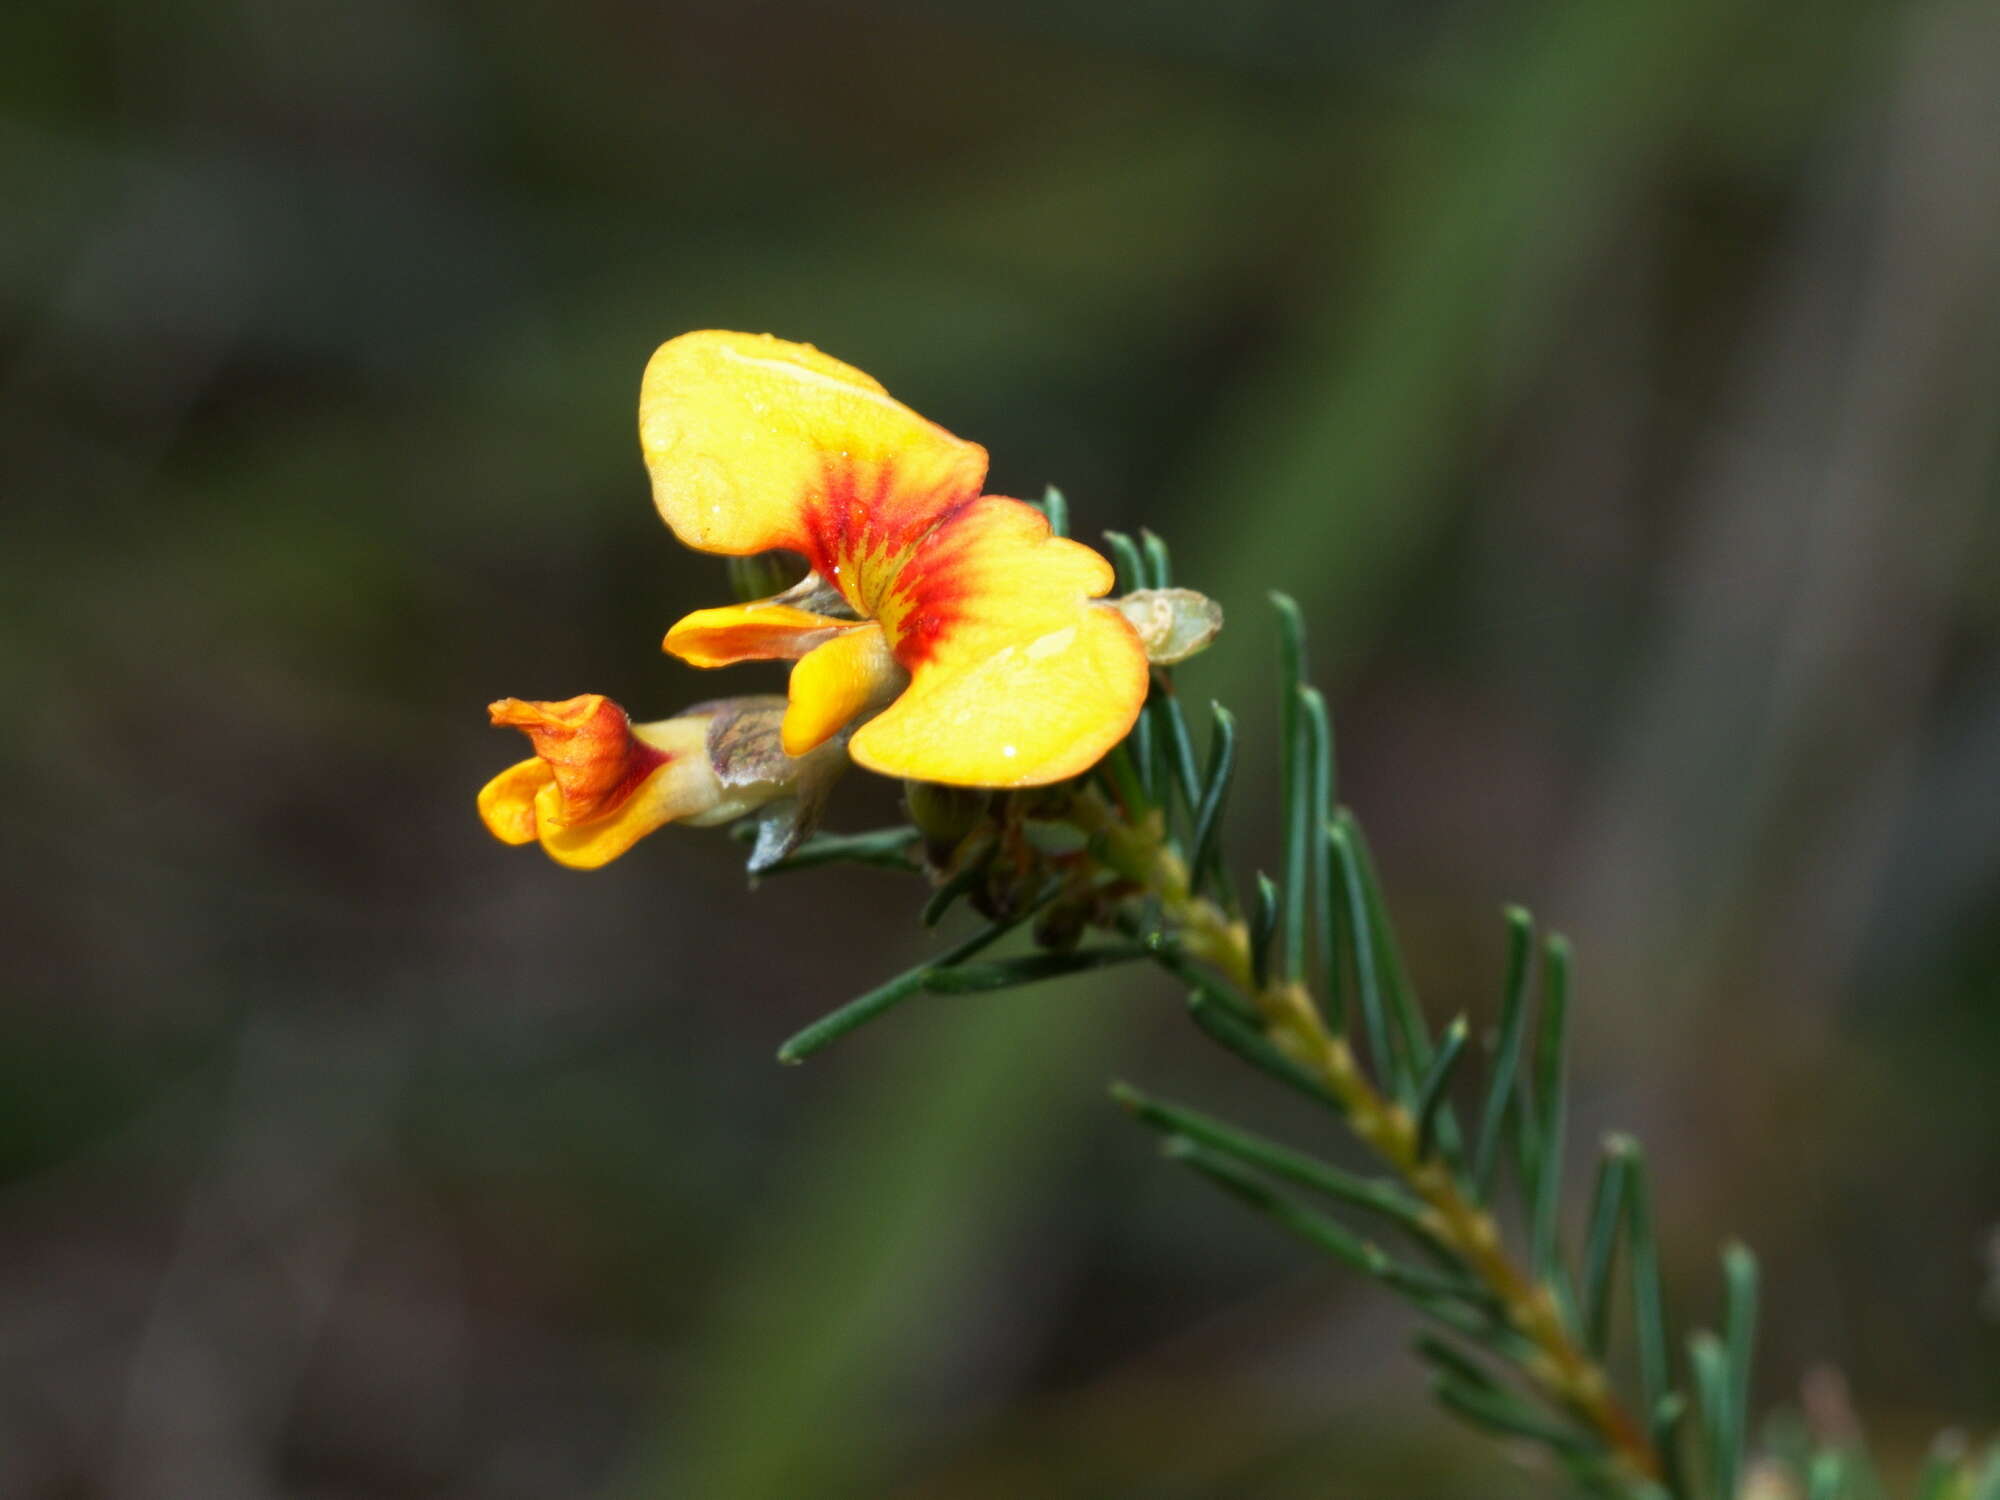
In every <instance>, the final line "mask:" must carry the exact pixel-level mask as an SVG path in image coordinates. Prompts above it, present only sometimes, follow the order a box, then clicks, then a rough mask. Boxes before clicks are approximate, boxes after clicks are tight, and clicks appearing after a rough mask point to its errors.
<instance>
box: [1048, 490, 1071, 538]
mask: <svg viewBox="0 0 2000 1500" xmlns="http://www.w3.org/2000/svg"><path fill="white" fill-rule="evenodd" d="M1042 514H1043V515H1045V516H1047V517H1048V518H1049V532H1050V534H1051V535H1054V536H1068V535H1069V501H1068V500H1066V499H1064V498H1063V492H1062V491H1061V490H1059V489H1057V488H1056V487H1055V486H1054V485H1049V486H1048V487H1047V488H1046V489H1044V490H1043V491H1042Z"/></svg>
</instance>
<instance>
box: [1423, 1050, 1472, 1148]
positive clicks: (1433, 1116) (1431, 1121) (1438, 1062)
mask: <svg viewBox="0 0 2000 1500" xmlns="http://www.w3.org/2000/svg"><path fill="white" fill-rule="evenodd" d="M1470 1030H1471V1028H1470V1027H1469V1026H1468V1025H1467V1024H1466V1020H1465V1017H1464V1016H1460V1017H1458V1019H1457V1020H1455V1021H1453V1022H1452V1023H1451V1025H1449V1026H1447V1027H1446V1028H1445V1032H1444V1041H1443V1042H1442V1044H1440V1046H1439V1047H1438V1050H1437V1056H1435V1057H1433V1058H1432V1059H1431V1069H1430V1072H1429V1073H1427V1074H1426V1075H1425V1076H1424V1081H1423V1086H1422V1087H1421V1088H1420V1089H1419V1090H1418V1091H1417V1155H1418V1156H1419V1157H1420V1158H1428V1157H1429V1156H1430V1154H1431V1152H1432V1151H1433V1150H1435V1149H1436V1148H1437V1144H1438V1134H1437V1127H1438V1119H1439V1116H1440V1115H1441V1114H1442V1112H1443V1110H1444V1108H1445V1099H1446V1097H1447V1090H1448V1089H1449V1088H1450V1085H1451V1076H1452V1073H1453V1071H1454V1070H1455V1069H1456V1068H1457V1067H1458V1062H1459V1059H1460V1058H1462V1057H1463V1056H1465V1039H1466V1036H1467V1035H1468V1034H1469V1032H1470Z"/></svg>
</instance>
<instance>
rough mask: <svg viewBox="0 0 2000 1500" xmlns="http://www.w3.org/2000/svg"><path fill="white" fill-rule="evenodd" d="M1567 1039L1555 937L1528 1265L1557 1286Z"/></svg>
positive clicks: (1538, 1069) (1564, 964)
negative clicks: (1557, 1215)
mask: <svg viewBox="0 0 2000 1500" xmlns="http://www.w3.org/2000/svg"><path fill="white" fill-rule="evenodd" d="M1568 1037H1569V940H1568V939H1567V938H1564V937H1560V936H1552V937H1550V938H1549V940H1548V941H1547V942H1546V943H1544V944H1543V945H1542V1013H1541V1026H1540V1030H1539V1034H1538V1035H1537V1036H1536V1039H1535V1105H1536V1112H1537V1115H1538V1117H1539V1118H1538V1122H1537V1123H1538V1125H1539V1129H1538V1130H1537V1131H1536V1145H1537V1148H1538V1152H1537V1159H1536V1161H1535V1163H1534V1168H1533V1178H1534V1187H1535V1198H1534V1223H1533V1234H1532V1237H1531V1251H1530V1255H1529V1265H1530V1266H1531V1267H1532V1269H1533V1271H1534V1274H1535V1279H1536V1280H1538V1281H1547V1282H1550V1283H1552V1284H1556V1283H1559V1279H1560V1272H1559V1267H1558V1258H1557V1248H1556V1214H1557V1211H1558V1209H1559V1208H1560V1207H1561V1205H1562V1182H1563V1116H1564V1112H1565V1111H1564V1102H1565V1101H1564V1087H1565V1084H1566V1083H1567V1079H1566V1078H1565V1076H1564V1054H1565V1050H1566V1047H1567V1043H1568Z"/></svg>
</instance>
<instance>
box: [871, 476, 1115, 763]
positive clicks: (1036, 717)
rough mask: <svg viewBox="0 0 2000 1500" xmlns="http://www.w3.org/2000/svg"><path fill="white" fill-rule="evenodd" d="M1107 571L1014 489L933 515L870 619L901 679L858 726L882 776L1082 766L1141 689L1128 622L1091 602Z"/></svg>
mask: <svg viewBox="0 0 2000 1500" xmlns="http://www.w3.org/2000/svg"><path fill="white" fill-rule="evenodd" d="M1112 583H1113V573H1112V569H1111V566H1110V564H1109V563H1107V562H1105V560H1104V559H1103V558H1102V557H1100V556H1098V554H1097V553H1095V552H1093V551H1092V550H1091V549H1090V548H1088V547H1085V546H1082V545H1080V544H1078V543H1076V542H1071V541H1068V540H1066V539H1064V538H1060V537H1054V536H1051V535H1050V534H1049V527H1048V521H1047V518H1046V517H1044V516H1043V515H1042V513H1041V512H1039V511H1037V510H1035V509H1034V508H1033V507H1032V506H1028V505H1024V504H1022V503H1021V502H1020V501H1018V500H1008V499H1003V498H1001V497H999V496H992V495H989V496H986V497H985V498H983V499H980V500H978V501H976V502H974V503H973V504H971V505H968V506H965V507H963V508H961V509H960V510H959V511H957V512H956V513H955V514H953V515H952V516H951V517H949V518H948V519H947V520H945V521H944V522H942V523H941V524H940V525H939V526H938V527H937V528H936V529H935V530H934V531H933V532H931V534H930V535H929V536H927V537H926V538H924V540H923V542H922V543H921V544H920V545H919V546H918V547H917V548H916V549H915V551H914V553H913V554H912V555H911V557H910V558H909V559H908V560H907V561H906V562H905V564H904V565H903V566H902V568H900V569H899V570H898V573H897V577H896V581H895V587H894V589H893V591H892V592H891V593H890V595H889V596H888V597H887V598H886V599H885V601H884V604H883V608H882V610H881V614H880V618H881V620H882V623H883V626H884V629H885V630H886V632H887V634H888V638H889V642H890V646H891V649H892V650H893V651H894V652H895V655H896V659H897V660H898V661H899V662H901V663H902V665H903V666H904V668H905V669H906V670H908V671H909V673H910V674H911V682H910V686H909V689H908V690H907V691H906V692H904V693H903V695H902V696H901V697H899V698H898V699H897V700H896V701H895V702H894V703H893V704H891V705H890V706H889V707H888V708H887V709H886V710H884V711H883V713H881V714H880V715H879V716H878V717H876V718H875V719H873V720H871V721H870V722H868V723H867V724H864V725H863V726H862V727H861V728H860V729H858V730H856V731H855V734H854V738H853V740H852V741H851V742H850V745H849V749H850V752H851V753H852V754H853V756H854V759H855V760H856V761H857V762H858V763H859V764H861V765H863V766H866V767H868V768H869V769H870V770H873V771H878V772H880V773H882V774H884V775H891V776H904V777H909V778H911V779H914V780H919V781H936V782H944V783H947V784H951V785H959V786H995V787H1006V786H1037V785H1041V784H1044V783H1046V782H1051V781H1060V780H1062V779H1064V778H1065V777H1068V776H1074V775H1077V774H1079V773H1081V772H1083V771H1085V770H1088V769H1089V768H1090V767H1091V766H1092V765H1094V764H1095V763H1096V762H1097V761H1098V760H1099V759H1100V758H1101V757H1102V756H1103V755H1104V754H1105V752H1106V751H1108V750H1110V748H1111V747H1112V746H1113V745H1115V744H1117V743H1118V741H1119V740H1121V739H1123V738H1124V736H1125V735H1126V733H1127V732H1129V731H1130V729H1131V727H1132V723H1133V721H1134V720H1135V719H1136V718H1137V717H1138V714H1139V709H1140V707H1141V706H1142V705H1143V704H1144V703H1145V700H1146V688H1147V670H1146V654H1145V651H1144V648H1143V647H1141V645H1140V644H1139V639H1138V636H1137V634H1136V633H1135V632H1134V631H1133V629H1132V626H1131V625H1130V624H1129V623H1128V622H1127V621H1126V620H1125V619H1124V618H1123V617H1122V616H1120V615H1119V614H1118V613H1117V612H1116V611H1114V610H1112V609H1110V608H1108V607H1106V606H1103V605H1099V604H1094V603H1092V602H1091V601H1092V599H1094V598H1095V597H1096V596H1098V595H1101V594H1104V593H1105V592H1107V591H1108V590H1109V589H1110V588H1111V586H1112Z"/></svg>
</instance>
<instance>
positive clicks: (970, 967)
mask: <svg viewBox="0 0 2000 1500" xmlns="http://www.w3.org/2000/svg"><path fill="white" fill-rule="evenodd" d="M1152 956H1153V951H1152V949H1151V948H1149V947H1147V946H1146V945H1145V944H1143V943H1120V944H1117V945H1115V946H1109V947H1103V948H1079V949H1077V950H1076V951H1075V952H1073V953H1025V954H1023V955H1021V956H1020V957H1019V958H1002V959H996V960H994V961H993V962H991V963H984V964H964V965H961V966H959V967H955V968H949V969H933V970H931V971H930V972H929V973H928V974H927V975H925V977H924V988H925V989H927V990H929V991H930V992H931V993H932V994H934V995H970V994H974V993H977V992H978V991H981V990H1008V989H1014V988H1015V987H1017V986H1019V985H1024V984H1039V983H1041V982H1042V981H1043V980H1045V979H1060V978H1062V977H1063V976H1064V975H1065V974H1081V973H1083V972H1084V971H1085V970H1087V969H1102V968H1108V967H1109V966H1111V965H1112V964H1129V963H1132V962H1133V961H1135V960H1137V959H1141V958H1151V957H1152Z"/></svg>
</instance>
